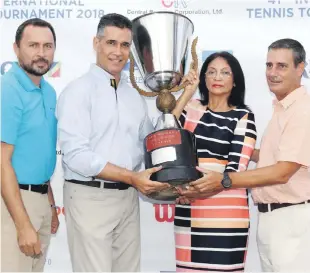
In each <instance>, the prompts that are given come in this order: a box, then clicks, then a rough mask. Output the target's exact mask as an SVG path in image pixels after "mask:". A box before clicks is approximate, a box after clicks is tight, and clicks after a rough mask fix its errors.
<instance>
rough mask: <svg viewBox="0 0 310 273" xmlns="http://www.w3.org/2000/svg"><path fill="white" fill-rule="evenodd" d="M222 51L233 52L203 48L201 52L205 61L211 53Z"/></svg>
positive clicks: (230, 51)
mask: <svg viewBox="0 0 310 273" xmlns="http://www.w3.org/2000/svg"><path fill="white" fill-rule="evenodd" d="M220 51H226V52H228V53H230V54H233V51H232V50H203V51H202V53H201V60H202V62H204V61H205V60H206V59H207V58H208V57H209V56H210V55H211V54H213V53H216V52H220Z"/></svg>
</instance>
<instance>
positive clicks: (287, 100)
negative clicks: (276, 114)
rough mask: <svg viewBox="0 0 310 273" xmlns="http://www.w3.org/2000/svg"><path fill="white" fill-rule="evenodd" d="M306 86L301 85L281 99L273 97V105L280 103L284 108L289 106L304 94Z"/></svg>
mask: <svg viewBox="0 0 310 273" xmlns="http://www.w3.org/2000/svg"><path fill="white" fill-rule="evenodd" d="M306 93H307V91H306V88H305V87H304V86H301V87H299V88H297V89H295V90H294V91H293V92H291V93H290V94H288V95H287V96H286V97H285V98H284V99H283V100H280V101H278V100H277V99H275V100H274V101H273V105H274V106H275V105H281V106H282V107H283V108H284V109H287V108H289V107H290V106H291V105H292V104H293V103H294V102H295V101H297V100H299V99H300V98H301V97H302V96H303V95H304V94H306Z"/></svg>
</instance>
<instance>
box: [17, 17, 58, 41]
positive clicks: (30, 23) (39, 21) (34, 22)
mask: <svg viewBox="0 0 310 273" xmlns="http://www.w3.org/2000/svg"><path fill="white" fill-rule="evenodd" d="M27 26H35V27H47V28H49V29H50V31H51V32H52V34H53V37H54V43H55V46H56V34H55V30H54V28H53V27H52V25H51V24H50V23H49V22H47V21H44V20H42V19H39V18H32V19H29V20H27V21H25V22H23V23H22V24H21V25H20V26H19V27H18V28H17V30H16V34H15V43H16V44H17V46H18V47H19V46H20V41H21V39H22V37H23V33H24V30H25V28H26V27H27Z"/></svg>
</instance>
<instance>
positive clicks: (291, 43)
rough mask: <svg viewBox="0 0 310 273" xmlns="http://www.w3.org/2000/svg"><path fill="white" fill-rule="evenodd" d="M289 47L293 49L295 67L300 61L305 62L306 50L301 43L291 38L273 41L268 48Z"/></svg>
mask: <svg viewBox="0 0 310 273" xmlns="http://www.w3.org/2000/svg"><path fill="white" fill-rule="evenodd" d="M283 48H284V49H291V50H292V51H293V57H294V64H295V67H296V66H297V65H299V64H300V63H304V62H306V51H305V49H304V47H303V46H302V44H301V43H300V42H298V41H296V40H293V39H289V38H287V39H281V40H277V41H275V42H273V43H272V44H271V45H270V46H269V47H268V50H271V49H283Z"/></svg>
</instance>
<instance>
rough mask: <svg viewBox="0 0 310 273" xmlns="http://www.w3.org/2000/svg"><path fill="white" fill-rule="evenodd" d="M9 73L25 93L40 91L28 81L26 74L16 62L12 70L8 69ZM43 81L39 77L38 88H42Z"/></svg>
mask: <svg viewBox="0 0 310 273" xmlns="http://www.w3.org/2000/svg"><path fill="white" fill-rule="evenodd" d="M9 72H11V73H13V74H14V75H15V76H16V78H17V80H18V81H19V82H20V84H21V85H22V86H23V87H24V89H25V90H26V91H27V92H31V91H38V90H41V89H40V87H38V86H37V85H35V84H34V82H33V81H32V80H31V79H30V77H29V76H28V75H27V73H26V72H25V71H24V69H22V68H21V67H20V65H19V64H18V63H17V62H13V64H12V68H11V69H10V71H9ZM44 84H45V80H44V78H43V77H41V81H40V86H41V88H42V87H43V86H44Z"/></svg>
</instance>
